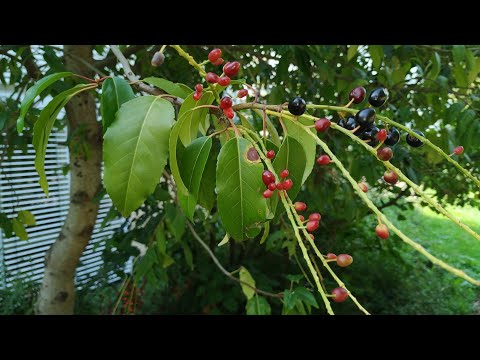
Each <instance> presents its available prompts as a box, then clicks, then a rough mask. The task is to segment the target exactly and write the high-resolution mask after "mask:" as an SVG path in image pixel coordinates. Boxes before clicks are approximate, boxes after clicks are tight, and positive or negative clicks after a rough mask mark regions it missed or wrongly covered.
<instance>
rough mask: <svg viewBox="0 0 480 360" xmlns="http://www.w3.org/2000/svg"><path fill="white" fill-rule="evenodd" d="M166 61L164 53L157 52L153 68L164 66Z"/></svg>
mask: <svg viewBox="0 0 480 360" xmlns="http://www.w3.org/2000/svg"><path fill="white" fill-rule="evenodd" d="M164 61H165V55H163V53H161V52H160V51H157V52H156V53H155V54H153V57H152V61H151V64H152V66H155V67H157V66H160V65H162V64H163V62H164Z"/></svg>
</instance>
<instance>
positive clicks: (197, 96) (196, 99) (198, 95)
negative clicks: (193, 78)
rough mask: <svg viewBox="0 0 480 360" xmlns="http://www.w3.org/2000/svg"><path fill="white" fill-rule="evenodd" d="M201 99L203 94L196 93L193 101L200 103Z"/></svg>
mask: <svg viewBox="0 0 480 360" xmlns="http://www.w3.org/2000/svg"><path fill="white" fill-rule="evenodd" d="M201 97H202V93H201V92H197V91H195V92H194V93H193V100H195V101H198V100H200V98H201Z"/></svg>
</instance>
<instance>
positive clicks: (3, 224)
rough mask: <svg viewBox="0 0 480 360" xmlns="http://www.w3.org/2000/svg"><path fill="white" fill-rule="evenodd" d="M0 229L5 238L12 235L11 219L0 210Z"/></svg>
mask: <svg viewBox="0 0 480 360" xmlns="http://www.w3.org/2000/svg"><path fill="white" fill-rule="evenodd" d="M0 229H3V231H4V232H5V236H6V237H7V238H9V237H11V236H12V232H13V227H12V220H10V219H9V218H8V216H7V215H5V214H4V213H2V212H0Z"/></svg>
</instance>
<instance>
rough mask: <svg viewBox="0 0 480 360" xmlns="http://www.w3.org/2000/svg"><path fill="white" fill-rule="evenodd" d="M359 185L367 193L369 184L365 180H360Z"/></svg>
mask: <svg viewBox="0 0 480 360" xmlns="http://www.w3.org/2000/svg"><path fill="white" fill-rule="evenodd" d="M358 186H359V187H360V189H361V190H362V191H363V192H364V193H366V192H367V191H368V186H367V184H365V183H364V182H359V183H358Z"/></svg>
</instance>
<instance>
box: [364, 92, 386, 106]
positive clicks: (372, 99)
mask: <svg viewBox="0 0 480 360" xmlns="http://www.w3.org/2000/svg"><path fill="white" fill-rule="evenodd" d="M388 96H389V93H388V90H387V89H386V88H384V87H379V88H376V89H374V90H373V91H372V92H371V93H370V96H369V97H368V102H369V103H370V105H372V106H374V107H379V106H382V105H383V104H385V103H386V102H387V100H388Z"/></svg>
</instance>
